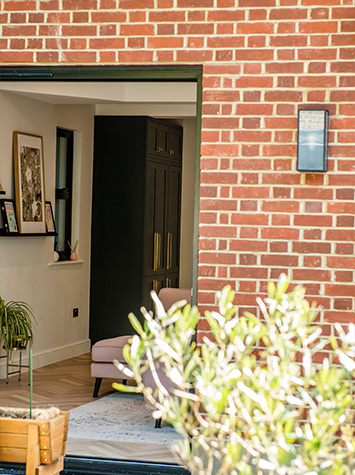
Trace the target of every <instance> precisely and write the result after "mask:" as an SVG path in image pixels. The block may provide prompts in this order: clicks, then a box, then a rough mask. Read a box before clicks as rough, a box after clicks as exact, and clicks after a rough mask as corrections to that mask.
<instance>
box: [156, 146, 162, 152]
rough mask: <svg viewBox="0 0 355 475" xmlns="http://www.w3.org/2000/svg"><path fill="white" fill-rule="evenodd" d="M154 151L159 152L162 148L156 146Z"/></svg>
mask: <svg viewBox="0 0 355 475" xmlns="http://www.w3.org/2000/svg"><path fill="white" fill-rule="evenodd" d="M155 151H156V152H158V153H159V152H162V151H163V148H162V147H159V146H158V147H157V148H156V149H155Z"/></svg>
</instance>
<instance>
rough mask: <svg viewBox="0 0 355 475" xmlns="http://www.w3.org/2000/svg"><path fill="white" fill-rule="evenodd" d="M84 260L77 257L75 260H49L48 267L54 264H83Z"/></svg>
mask: <svg viewBox="0 0 355 475" xmlns="http://www.w3.org/2000/svg"><path fill="white" fill-rule="evenodd" d="M84 262H85V261H84V260H83V259H78V260H77V261H57V262H49V263H48V265H49V267H52V266H53V267H55V266H66V265H69V266H73V265H75V264H83V263H84Z"/></svg>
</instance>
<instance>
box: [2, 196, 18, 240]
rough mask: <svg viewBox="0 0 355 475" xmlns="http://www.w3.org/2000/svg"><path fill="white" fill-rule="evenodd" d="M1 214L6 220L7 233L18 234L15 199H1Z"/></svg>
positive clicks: (4, 220)
mask: <svg viewBox="0 0 355 475" xmlns="http://www.w3.org/2000/svg"><path fill="white" fill-rule="evenodd" d="M0 208H1V215H2V219H3V222H4V229H5V233H6V234H18V232H19V230H18V225H17V219H16V212H15V203H14V201H13V200H8V199H2V200H0Z"/></svg>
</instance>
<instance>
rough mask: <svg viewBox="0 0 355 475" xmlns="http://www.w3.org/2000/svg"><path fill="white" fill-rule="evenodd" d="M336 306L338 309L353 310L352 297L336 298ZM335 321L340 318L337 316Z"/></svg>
mask: <svg viewBox="0 0 355 475" xmlns="http://www.w3.org/2000/svg"><path fill="white" fill-rule="evenodd" d="M334 308H335V309H336V310H352V308H353V301H352V299H334ZM328 318H329V317H328ZM335 321H336V322H339V320H338V318H336V320H335ZM352 322H353V320H352Z"/></svg>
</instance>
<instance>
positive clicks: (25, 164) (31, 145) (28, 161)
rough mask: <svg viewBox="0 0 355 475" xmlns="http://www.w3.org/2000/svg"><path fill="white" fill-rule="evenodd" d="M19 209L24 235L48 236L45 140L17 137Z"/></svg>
mask: <svg viewBox="0 0 355 475" xmlns="http://www.w3.org/2000/svg"><path fill="white" fill-rule="evenodd" d="M13 140H14V175H15V205H16V215H17V223H18V228H19V232H20V233H44V234H45V233H46V215H45V194H44V160H43V137H41V136H39V135H31V134H26V133H24V132H17V131H15V132H14V133H13Z"/></svg>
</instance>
